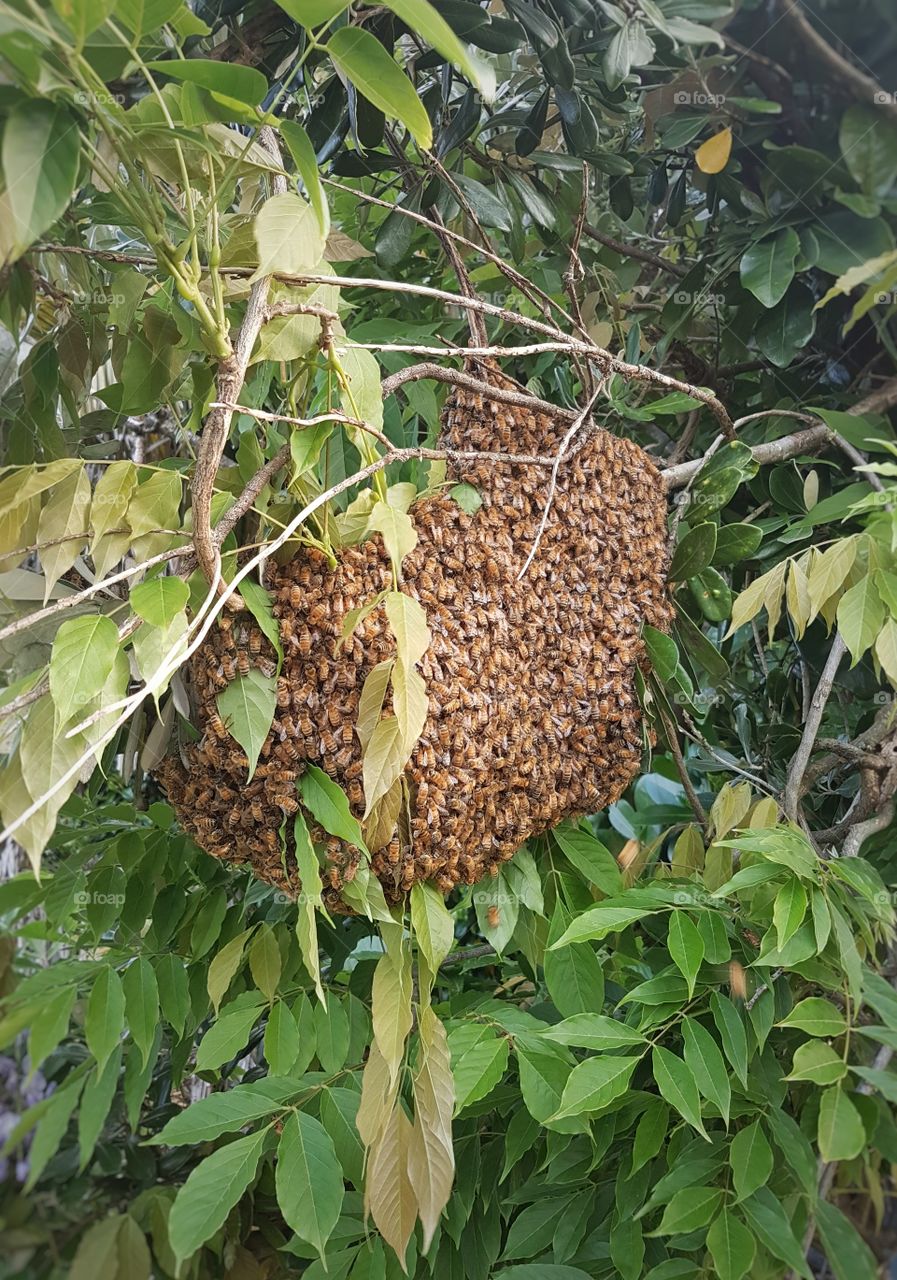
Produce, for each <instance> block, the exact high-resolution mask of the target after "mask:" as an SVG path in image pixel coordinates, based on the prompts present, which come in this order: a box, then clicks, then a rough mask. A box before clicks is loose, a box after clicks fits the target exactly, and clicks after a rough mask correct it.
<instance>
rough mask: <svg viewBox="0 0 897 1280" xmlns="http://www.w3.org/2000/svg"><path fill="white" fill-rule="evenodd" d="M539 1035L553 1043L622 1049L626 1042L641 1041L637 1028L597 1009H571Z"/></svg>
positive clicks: (579, 1046)
mask: <svg viewBox="0 0 897 1280" xmlns="http://www.w3.org/2000/svg"><path fill="white" fill-rule="evenodd" d="M542 1036H543V1037H544V1039H546V1040H553V1041H555V1043H556V1044H567V1045H573V1046H574V1047H575V1048H577V1049H601V1050H607V1049H623V1048H625V1047H626V1046H627V1045H631V1044H644V1043H645V1037H644V1036H643V1035H642V1033H641V1032H640V1031H636V1030H635V1028H634V1027H628V1026H627V1025H626V1023H625V1022H620V1021H618V1019H616V1018H608V1017H606V1016H605V1015H604V1014H601V1013H574V1014H573V1015H572V1017H569V1018H565V1019H564V1021H563V1022H556V1023H555V1024H554V1026H551V1027H547V1028H546V1029H545V1030H544V1031H543V1032H542Z"/></svg>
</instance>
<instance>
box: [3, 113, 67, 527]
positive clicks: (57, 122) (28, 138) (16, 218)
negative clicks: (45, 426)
mask: <svg viewBox="0 0 897 1280" xmlns="http://www.w3.org/2000/svg"><path fill="white" fill-rule="evenodd" d="M80 153H81V142H80V137H79V134H78V125H77V122H76V120H75V118H74V116H72V115H71V113H70V112H69V111H68V109H67V108H66V107H65V106H63V104H62V103H61V102H59V103H55V102H50V101H48V100H46V99H34V98H30V99H28V100H27V101H25V102H21V103H20V104H19V105H17V106H15V107H13V109H12V111H10V113H9V115H8V116H7V118H6V126H5V128H4V130H3V148H2V159H3V176H4V179H5V185H6V209H7V213H8V216H9V217H10V218H11V223H12V225H11V226H10V227H9V228H8V229H7V230H6V232H5V237H4V238H5V239H8V240H11V241H12V243H13V244H14V245H15V255H16V256H17V257H18V256H19V254H21V253H22V252H23V251H24V250H25V249H27V248H28V246H29V245H30V244H33V242H34V241H35V240H36V239H37V238H38V236H40V235H43V233H44V232H45V231H47V230H48V229H49V228H50V227H51V226H52V225H53V223H54V222H56V220H57V219H58V218H60V217H61V216H62V214H63V213H64V212H65V210H66V207H67V205H68V203H69V200H70V199H71V197H72V194H73V192H74V189H75V183H76V181H77V178H78V165H79V161H80ZM82 528H83V526H82Z"/></svg>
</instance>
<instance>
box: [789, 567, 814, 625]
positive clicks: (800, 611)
mask: <svg viewBox="0 0 897 1280" xmlns="http://www.w3.org/2000/svg"><path fill="white" fill-rule="evenodd" d="M785 600H786V602H787V605H788V613H789V616H790V617H791V621H792V622H793V623H794V629H795V632H796V633H797V638H798V640H799V639H800V638H801V637H802V636H803V634H804V632H805V631H806V629H807V623H808V622H809V620H810V592H809V587H808V585H807V575H806V574H805V573H804V571H803V569H802V568H801V566H800V565H799V564H798V562H797V561H796V560H792V561H791V564H790V566H789V570H788V583H787V586H786V587H785Z"/></svg>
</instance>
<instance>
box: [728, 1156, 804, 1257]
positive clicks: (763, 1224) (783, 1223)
mask: <svg viewBox="0 0 897 1280" xmlns="http://www.w3.org/2000/svg"><path fill="white" fill-rule="evenodd" d="M814 1181H815V1168H814ZM741 1210H742V1212H743V1213H744V1215H745V1217H746V1218H747V1219H748V1221H749V1222H750V1224H751V1226H752V1227H753V1229H754V1231H755V1232H756V1234H757V1239H758V1240H759V1241H760V1243H761V1244H762V1245H763V1247H764V1248H765V1249H768V1250H769V1252H770V1253H771V1254H772V1256H773V1257H774V1258H778V1259H779V1260H780V1261H782V1262H785V1263H787V1264H788V1266H789V1267H791V1268H792V1270H794V1271H796V1272H797V1273H798V1275H801V1276H804V1277H805V1280H812V1272H811V1271H810V1269H809V1267H808V1266H807V1260H806V1257H805V1255H804V1249H803V1246H802V1245H801V1243H800V1241H799V1240H798V1239H797V1236H796V1235H795V1234H794V1230H793V1228H792V1226H791V1222H790V1219H789V1218H788V1215H787V1214H786V1212H785V1210H784V1208H783V1207H782V1205H781V1204H780V1203H779V1201H778V1200H777V1199H776V1197H775V1196H774V1195H773V1194H772V1192H771V1191H770V1190H769V1188H768V1187H762V1188H761V1189H760V1190H759V1191H757V1192H756V1193H755V1194H754V1195H752V1196H751V1197H750V1199H748V1200H745V1201H744V1203H743V1204H742V1205H741Z"/></svg>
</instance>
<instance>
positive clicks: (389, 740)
mask: <svg viewBox="0 0 897 1280" xmlns="http://www.w3.org/2000/svg"><path fill="white" fill-rule="evenodd" d="M404 767H405V756H404V754H403V751H402V729H401V726H400V724H399V722H398V720H397V719H396V717H395V716H387V717H386V719H385V720H379V721H378V722H377V725H376V726H375V728H374V732H373V733H372V734H371V738H370V741H369V742H368V745H367V748H366V749H365V753H364V768H363V772H362V777H363V781H364V794H365V800H366V805H365V810H364V816H365V817H367V816H368V815H369V814H370V812H371V810H372V809H373V807H374V805H375V804H376V803H377V801H378V800H379V799H380V797H381V796H385V795H386V793H387V791H389V789H390V787H391V786H392V785H393V783H394V782H395V781H396V779H397V778H399V777H401V774H402V770H403V769H404Z"/></svg>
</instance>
